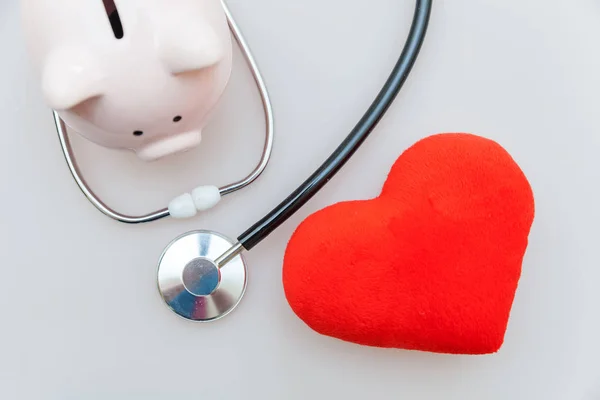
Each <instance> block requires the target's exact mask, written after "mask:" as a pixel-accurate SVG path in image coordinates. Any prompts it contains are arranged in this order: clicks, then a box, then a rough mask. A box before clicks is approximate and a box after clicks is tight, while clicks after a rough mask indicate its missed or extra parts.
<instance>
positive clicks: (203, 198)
mask: <svg viewBox="0 0 600 400" xmlns="http://www.w3.org/2000/svg"><path fill="white" fill-rule="evenodd" d="M192 198H193V199H194V204H195V206H196V209H197V210H198V211H206V210H209V209H211V208H213V207H214V206H216V205H217V204H218V203H219V201H221V192H220V191H219V188H218V187H216V186H200V187H197V188H196V189H194V190H193V191H192Z"/></svg>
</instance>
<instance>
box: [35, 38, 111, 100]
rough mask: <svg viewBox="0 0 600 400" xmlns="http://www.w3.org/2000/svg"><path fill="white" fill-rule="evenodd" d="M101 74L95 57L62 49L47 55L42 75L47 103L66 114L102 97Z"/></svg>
mask: <svg viewBox="0 0 600 400" xmlns="http://www.w3.org/2000/svg"><path fill="white" fill-rule="evenodd" d="M103 78H104V74H103V73H102V71H101V69H100V65H99V63H98V61H97V59H96V57H94V55H93V54H92V53H91V52H89V51H87V50H85V49H80V48H61V49H57V50H55V51H53V52H52V53H50V54H49V56H48V57H47V59H46V60H45V63H44V67H43V72H42V90H43V93H44V97H45V98H46V102H47V103H48V105H49V106H50V107H52V108H53V109H55V110H58V111H62V110H68V109H71V108H73V107H75V106H76V105H78V104H80V103H83V102H84V101H86V100H89V99H91V98H93V97H97V96H100V95H102V93H103Z"/></svg>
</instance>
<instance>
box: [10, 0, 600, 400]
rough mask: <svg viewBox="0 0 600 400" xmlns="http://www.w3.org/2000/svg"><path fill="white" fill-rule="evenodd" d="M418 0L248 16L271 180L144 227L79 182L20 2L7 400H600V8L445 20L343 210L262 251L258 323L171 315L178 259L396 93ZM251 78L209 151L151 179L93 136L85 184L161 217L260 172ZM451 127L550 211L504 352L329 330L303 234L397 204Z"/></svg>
mask: <svg viewBox="0 0 600 400" xmlns="http://www.w3.org/2000/svg"><path fill="white" fill-rule="evenodd" d="M413 3H414V1H412V0H403V1H398V0H373V1H368V2H367V1H347V0H304V1H276V0H246V1H242V0H230V2H229V4H230V7H231V9H232V12H233V13H234V15H235V16H236V17H237V20H238V22H239V24H240V25H241V27H242V28H243V30H244V32H245V34H246V36H247V39H248V41H249V42H250V43H251V45H252V48H253V49H254V52H255V56H256V58H257V60H258V62H259V64H260V66H261V67H262V71H263V73H264V76H265V79H266V81H267V83H268V86H269V88H270V91H271V94H272V97H273V103H274V106H275V112H276V121H277V135H278V136H277V142H276V146H275V151H274V154H273V159H272V163H271V164H270V167H269V168H268V170H267V171H266V172H265V174H264V175H263V176H262V178H261V179H260V180H259V181H258V182H257V183H256V184H255V185H253V186H252V187H251V188H249V189H246V190H244V191H242V192H239V193H236V194H234V195H232V196H230V197H228V198H227V200H225V201H224V202H223V203H222V204H221V205H220V206H219V207H218V208H216V209H215V210H213V211H211V212H209V213H207V214H206V215H203V216H201V217H199V218H196V219H194V220H191V221H186V222H181V221H173V220H165V221H161V222H156V223H153V224H150V225H144V226H126V225H122V224H119V223H116V222H113V221H112V220H110V219H108V218H106V217H105V216H103V215H101V214H100V213H99V212H97V211H96V210H95V209H94V208H93V207H92V206H91V205H90V204H89V203H88V202H87V200H86V199H85V198H84V197H83V196H82V195H81V194H80V192H79V191H78V189H77V187H76V185H75V183H74V182H73V181H72V179H71V177H70V175H69V172H68V170H67V168H66V165H65V163H64V160H63V158H62V155H61V153H60V149H59V146H58V142H57V138H56V135H55V132H54V130H53V125H52V120H51V114H50V112H49V111H48V109H47V108H46V106H45V105H44V103H43V101H42V99H41V96H40V93H39V88H38V84H37V82H36V81H35V79H34V78H33V75H32V74H31V71H30V68H29V66H28V60H27V57H26V54H25V53H24V45H23V42H22V35H21V32H20V27H19V21H18V2H17V0H2V3H1V5H0V48H1V49H2V62H1V63H0V117H1V118H2V125H1V126H2V133H1V134H0V141H1V145H0V182H1V191H0V211H1V215H0V226H1V228H0V250H1V255H2V262H1V263H0V283H1V292H0V398H1V399H6V400H12V399H43V400H45V399H94V400H95V399H149V400H154V399H174V398H184V397H181V396H189V398H193V399H309V398H314V399H365V398H377V399H415V400H420V399H452V400H453V399H456V400H468V399H474V400H475V399H476V400H481V399H490V400H495V399H498V400H500V399H501V400H507V399H545V400H554V399H557V400H562V399H565V400H578V399H600V369H599V367H598V365H599V363H598V358H599V356H600V345H598V343H597V338H598V337H600V311H599V309H600V290H598V289H597V288H598V283H599V282H600V263H599V261H598V260H599V257H598V247H599V241H600V211H599V208H598V205H599V204H600V189H599V187H600V156H599V154H600V153H599V150H600V132H599V128H600V112H598V110H599V108H600V96H599V89H600V78H599V75H598V74H599V72H600V3H598V1H596V0H577V1H568V2H567V1H558V0H554V1H542V0H520V1H512V2H509V1H500V0H494V1H492V0H437V1H435V4H434V8H433V14H432V19H431V27H430V30H429V33H428V36H427V41H426V44H425V46H424V48H423V51H422V53H421V57H420V58H419V60H418V62H417V65H416V68H415V70H414V71H413V74H412V75H411V76H410V79H409V81H408V83H407V84H406V86H405V88H404V90H403V92H402V94H401V95H400V96H399V98H398V100H397V101H396V103H395V104H394V106H393V108H392V109H391V110H390V112H389V114H388V115H387V116H386V118H385V119H384V121H383V122H382V123H381V124H380V125H379V127H378V129H377V130H376V132H375V133H374V134H373V136H372V137H371V138H370V139H369V140H368V141H367V142H366V144H365V145H364V147H362V148H361V150H360V151H359V152H358V153H357V154H356V156H355V157H354V158H353V159H352V161H351V162H350V163H349V164H348V165H347V166H346V167H345V168H344V169H343V170H342V171H341V172H340V173H339V175H337V176H336V178H335V179H334V180H333V181H332V182H330V184H329V185H328V186H327V187H326V188H325V189H324V190H323V191H322V193H320V194H319V195H318V196H317V197H315V198H314V199H313V200H312V201H311V202H310V203H309V204H308V205H307V206H306V207H305V208H303V209H302V210H301V211H300V212H299V213H298V214H297V215H295V216H294V217H293V218H292V219H291V220H290V221H289V222H287V223H286V224H285V225H284V226H282V227H281V228H280V229H279V230H277V231H276V233H275V234H273V235H272V236H271V237H270V238H268V239H267V240H266V241H265V242H263V243H262V244H261V245H260V246H259V247H258V248H256V249H255V250H254V251H252V252H250V253H249V254H248V255H247V260H248V262H249V267H250V281H249V287H248V291H247V294H246V297H245V298H244V301H243V302H242V303H241V305H240V307H239V308H238V309H237V310H236V311H235V312H234V313H233V314H231V315H229V316H228V317H227V318H225V319H223V320H221V321H220V322H218V323H214V324H208V325H198V324H193V323H189V322H186V321H184V320H182V319H180V318H178V317H176V316H175V315H174V314H173V313H171V312H170V311H169V310H168V309H167V308H166V307H165V306H164V305H163V304H162V303H161V299H160V298H159V296H158V293H157V290H156V286H155V273H156V262H157V259H158V257H159V255H160V253H161V252H162V250H163V248H164V246H165V245H166V244H167V243H168V242H169V241H170V240H171V239H172V238H173V237H175V236H177V235H179V234H181V233H182V232H184V231H187V230H191V229H196V228H206V229H213V230H218V231H221V232H223V233H225V234H227V235H229V236H232V237H233V236H236V235H238V234H239V233H241V232H242V231H243V230H244V229H245V228H247V227H248V226H249V225H250V224H252V223H254V222H255V221H256V220H257V219H258V218H260V217H262V216H263V215H264V213H265V212H267V211H269V210H270V209H271V208H272V207H273V206H275V205H276V204H277V203H278V202H279V201H280V200H282V199H283V198H284V197H285V196H286V195H287V194H288V193H289V192H291V191H292V190H293V189H294V188H295V187H296V186H297V185H298V184H299V183H300V182H301V181H302V180H304V179H305V178H306V177H307V176H308V175H309V174H310V173H311V172H312V171H313V170H314V168H316V166H317V165H319V164H320V163H321V162H322V161H323V160H324V159H325V158H326V157H327V156H328V155H329V153H330V152H331V151H332V150H333V149H334V147H335V146H336V145H337V144H338V143H339V142H340V141H341V140H342V138H343V137H344V136H345V135H346V134H347V133H348V132H349V130H350V129H351V128H352V126H353V125H354V123H355V122H356V121H357V119H358V118H359V116H360V115H361V114H362V113H363V112H364V111H365V110H366V108H367V107H368V105H369V104H370V102H371V101H372V99H373V97H374V96H375V94H376V92H377V91H378V90H379V88H380V85H381V84H382V83H383V81H384V80H385V78H386V77H387V74H388V73H389V71H390V69H391V67H392V65H393V63H394V62H395V60H396V57H397V56H398V54H399V52H400V49H401V46H402V44H403V42H404V39H405V37H406V34H407V31H408V28H409V24H410V21H411V18H412V14H413V6H414V4H413ZM236 59H237V63H236V67H235V71H234V77H233V80H232V83H231V86H230V87H229V89H228V92H227V95H226V96H225V98H224V99H223V105H222V106H223V111H222V113H220V115H218V116H217V117H216V119H215V121H214V123H213V124H211V126H210V127H209V128H208V129H207V130H206V132H205V141H204V143H203V145H202V146H201V148H199V149H198V150H196V151H194V152H192V153H189V154H185V155H181V156H177V157H174V158H171V159H168V160H163V161H160V162H158V163H155V164H151V165H147V164H144V163H142V162H139V161H137V160H136V159H135V157H134V156H133V155H130V154H123V153H120V152H113V151H109V150H105V149H101V148H98V147H97V146H95V145H92V144H90V143H88V142H86V141H84V140H82V139H80V138H78V137H75V138H74V142H75V144H76V147H77V154H78V156H79V159H80V160H82V164H83V168H84V172H85V173H86V176H87V178H88V179H89V181H90V183H91V184H92V186H93V187H94V188H95V189H96V190H97V192H98V193H99V194H101V195H102V196H103V197H104V198H105V199H106V201H107V202H108V203H109V204H111V205H113V206H115V207H117V208H119V209H120V210H123V211H126V212H131V213H144V212H148V211H152V210H154V209H156V208H159V207H163V206H164V205H165V204H166V202H167V201H168V200H169V199H170V198H171V197H173V196H175V195H177V194H179V193H181V192H183V191H186V190H189V189H191V188H192V187H194V186H197V185H199V184H217V185H220V184H224V183H226V182H227V181H229V180H231V179H237V178H239V177H241V176H243V174H244V173H245V172H246V171H247V170H248V169H249V168H251V167H252V165H253V163H254V162H255V161H256V159H257V157H258V154H259V152H260V148H261V140H262V137H261V133H262V129H263V124H262V120H261V116H262V115H261V109H260V102H259V100H258V97H257V96H256V91H255V89H254V87H253V86H252V80H251V77H250V75H249V73H248V71H247V69H245V65H244V64H243V61H242V60H241V57H240V56H239V53H237V55H236ZM449 131H461V132H471V133H475V134H479V135H482V136H486V137H489V138H491V139H494V140H497V141H498V142H500V144H502V145H503V146H504V147H505V148H506V149H507V150H508V151H509V152H510V153H511V154H512V155H513V156H514V158H515V159H516V160H517V162H518V163H519V164H520V165H521V167H522V168H523V170H524V171H525V173H526V174H527V176H528V177H529V179H530V181H531V184H532V186H533V188H534V191H535V195H536V212H537V214H536V220H535V223H534V226H533V230H532V232H531V237H530V239H531V242H530V246H529V249H528V252H527V256H526V258H525V262H524V266H523V276H522V280H521V282H520V286H519V290H518V293H517V296H516V299H515V303H514V308H513V312H512V316H511V320H510V324H509V328H508V332H507V335H506V342H505V345H504V347H503V348H502V350H501V351H500V353H498V354H496V355H492V356H482V357H468V356H447V355H435V354H426V353H419V352H406V351H400V350H398V351H396V350H381V349H372V348H366V347H359V346H356V345H352V344H347V343H343V342H340V341H337V340H334V339H331V338H327V337H323V336H319V335H317V334H316V333H314V332H313V331H311V330H309V329H308V328H307V327H306V326H305V325H304V324H303V323H302V322H301V321H300V320H299V319H298V318H296V317H295V315H294V314H293V313H292V312H291V310H290V308H289V306H288V305H287V303H286V301H285V297H284V293H283V289H282V285H281V263H282V255H283V252H284V249H285V246H286V243H287V240H288V239H289V237H290V235H291V233H292V231H293V229H294V228H295V227H296V226H297V224H298V223H299V222H300V221H301V220H302V219H303V218H305V217H306V216H307V215H309V214H310V213H311V212H313V211H315V210H317V209H320V208H322V207H324V206H326V205H329V204H332V203H334V202H336V201H341V200H348V199H363V198H369V197H373V196H376V195H377V194H378V193H379V190H380V188H381V185H382V183H383V181H384V179H385V175H386V173H387V171H388V169H389V168H390V166H391V165H392V163H393V162H394V160H395V159H396V158H397V157H398V156H399V155H400V154H401V152H402V151H403V150H404V149H406V148H407V147H408V146H410V145H411V144H413V143H414V142H415V141H416V140H418V139H420V138H422V137H425V136H427V135H430V134H434V133H438V132H449ZM374 250H375V249H374Z"/></svg>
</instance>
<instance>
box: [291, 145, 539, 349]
mask: <svg viewBox="0 0 600 400" xmlns="http://www.w3.org/2000/svg"><path fill="white" fill-rule="evenodd" d="M533 218H534V199H533V193H532V190H531V187H530V185H529V183H528V181H527V178H526V177H525V175H524V174H523V172H522V171H521V169H520V168H519V166H518V165H517V164H516V163H515V161H514V160H513V159H512V158H511V156H510V155H509V154H508V153H507V152H506V151H505V150H504V149H503V148H502V147H501V146H500V145H498V144H497V143H495V142H493V141H491V140H488V139H484V138H481V137H479V136H475V135H470V134H440V135H434V136H430V137H428V138H426V139H423V140H421V141H419V142H418V143H416V144H415V145H413V146H412V147H411V148H409V149H408V150H407V151H406V152H404V154H402V156H401V157H400V158H399V159H398V160H397V161H396V163H395V164H394V166H393V168H392V170H391V172H390V174H389V176H388V179H387V181H386V183H385V185H384V187H383V191H382V193H381V195H380V196H379V197H377V198H375V199H372V200H364V201H350V202H343V203H339V204H335V205H333V206H330V207H328V208H325V209H323V210H321V211H319V212H317V213H315V214H313V215H311V216H310V217H309V218H307V219H306V220H305V221H304V222H303V223H302V224H301V225H300V226H299V227H298V228H297V230H296V232H295V233H294V235H293V236H292V238H291V240H290V242H289V244H288V248H287V250H286V253H285V259H284V267H283V283H284V289H285V294H286V298H287V300H288V302H289V304H290V306H291V308H292V309H293V311H294V312H295V313H296V314H297V315H298V317H299V318H300V319H302V320H303V321H304V322H305V323H306V324H307V325H308V326H309V327H311V328H312V329H313V330H315V331H316V332H318V333H321V334H324V335H328V336H332V337H335V338H339V339H342V340H345V341H349V342H353V343H358V344H362V345H368V346H377V347H388V348H402V349H408V350H421V351H429V352H438V353H453V354H487V353H493V352H496V351H498V350H499V349H500V347H501V346H502V344H503V342H504V336H505V332H506V328H507V324H508V319H509V314H510V311H511V308H512V304H513V300H514V295H515V291H516V289H517V285H518V281H519V278H520V275H521V266H522V262H523V257H524V254H525V251H526V248H527V244H528V236H529V232H530V229H531V225H532V223H533Z"/></svg>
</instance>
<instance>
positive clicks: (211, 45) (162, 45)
mask: <svg viewBox="0 0 600 400" xmlns="http://www.w3.org/2000/svg"><path fill="white" fill-rule="evenodd" d="M159 30H160V33H159V39H158V56H159V58H160V59H161V61H162V63H163V64H164V66H165V68H166V69H167V70H168V71H169V72H170V73H172V74H174V75H177V74H181V73H184V72H190V71H197V70H201V69H204V68H207V67H210V66H213V65H215V64H216V63H218V62H219V61H220V60H221V59H222V58H223V57H224V54H225V52H224V48H223V46H224V45H225V43H223V42H222V41H221V40H220V38H219V36H218V35H217V33H216V32H215V31H214V30H213V29H212V27H211V26H210V25H209V24H207V23H203V22H202V21H199V22H198V21H190V22H189V23H186V22H185V19H184V21H178V22H173V23H172V24H169V23H168V19H167V18H165V20H164V21H162V23H161V27H160V28H159Z"/></svg>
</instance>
